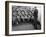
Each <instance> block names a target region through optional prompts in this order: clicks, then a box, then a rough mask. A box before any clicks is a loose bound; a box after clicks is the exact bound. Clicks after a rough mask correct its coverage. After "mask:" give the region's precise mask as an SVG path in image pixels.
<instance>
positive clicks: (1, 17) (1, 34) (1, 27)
mask: <svg viewBox="0 0 46 37" xmlns="http://www.w3.org/2000/svg"><path fill="white" fill-rule="evenodd" d="M5 1H6V0H0V37H13V36H5ZM7 1H10V0H7ZM11 1H13V0H11ZM14 1H27V2H40V3H45V6H46V0H14ZM45 9H46V7H45ZM45 14H46V11H45ZM45 18H46V15H45ZM45 21H46V19H45ZM45 26H46V22H45ZM45 28H46V27H45ZM45 31H46V29H45ZM45 33H46V32H45ZM14 37H15V36H14ZM16 37H46V34H37V35H23V36H16Z"/></svg>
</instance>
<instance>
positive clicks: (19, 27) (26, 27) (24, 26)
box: [12, 23, 41, 31]
mask: <svg viewBox="0 0 46 37" xmlns="http://www.w3.org/2000/svg"><path fill="white" fill-rule="evenodd" d="M37 27H38V29H40V27H41V26H40V25H37ZM12 30H13V31H19V30H35V29H34V26H33V25H32V24H30V23H24V24H20V25H13V26H12Z"/></svg>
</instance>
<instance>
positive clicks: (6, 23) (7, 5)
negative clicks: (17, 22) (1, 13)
mask: <svg viewBox="0 0 46 37" xmlns="http://www.w3.org/2000/svg"><path fill="white" fill-rule="evenodd" d="M9 3H26V4H42V5H44V32H42V33H28V34H11V35H10V34H9ZM32 34H45V3H37V2H20V1H5V35H6V36H16V35H17V36H18V35H32Z"/></svg>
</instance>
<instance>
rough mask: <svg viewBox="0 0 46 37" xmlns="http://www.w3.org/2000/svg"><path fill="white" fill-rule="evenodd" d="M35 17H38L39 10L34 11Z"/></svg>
mask: <svg viewBox="0 0 46 37" xmlns="http://www.w3.org/2000/svg"><path fill="white" fill-rule="evenodd" d="M34 17H35V18H37V17H38V10H37V9H35V10H34Z"/></svg>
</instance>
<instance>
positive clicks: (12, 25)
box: [7, 2, 44, 35]
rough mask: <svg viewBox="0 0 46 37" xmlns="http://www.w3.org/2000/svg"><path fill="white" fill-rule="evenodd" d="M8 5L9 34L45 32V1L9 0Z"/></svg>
mask: <svg viewBox="0 0 46 37" xmlns="http://www.w3.org/2000/svg"><path fill="white" fill-rule="evenodd" d="M8 6H9V8H8V10H9V11H8V12H9V34H17V35H18V34H33V33H36V34H37V33H44V3H31V2H30V3H29V2H21V3H20V2H9V5H8ZM7 15H8V14H7Z"/></svg>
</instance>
